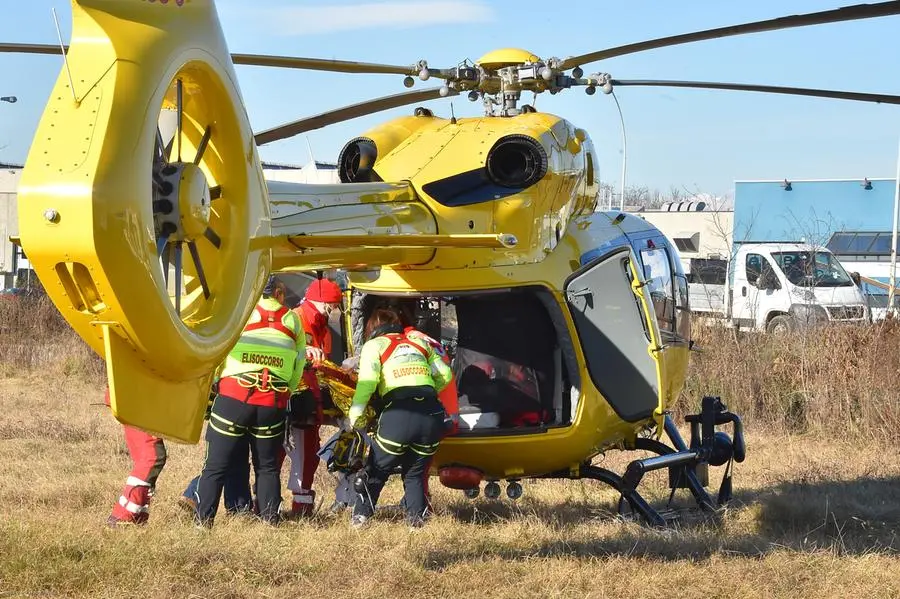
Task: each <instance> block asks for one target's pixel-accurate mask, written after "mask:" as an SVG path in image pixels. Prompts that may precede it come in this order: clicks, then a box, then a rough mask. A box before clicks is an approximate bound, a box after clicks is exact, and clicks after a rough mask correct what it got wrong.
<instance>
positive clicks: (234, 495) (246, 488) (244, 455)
mask: <svg viewBox="0 0 900 599" xmlns="http://www.w3.org/2000/svg"><path fill="white" fill-rule="evenodd" d="M215 389H216V385H213V389H212V391H210V395H209V403H208V405H207V408H206V420H209V414H210V410H211V409H212V404H213V401H214V400H215V397H216V391H215ZM207 426H208V425H207ZM234 451H235V453H234V455H233V456H232V460H231V464H230V466H229V468H228V472H227V473H226V475H225V483H224V485H225V486H224V493H223V494H224V500H225V511H226V512H228V513H229V514H242V513H249V512H251V511H253V497H252V496H251V493H250V442H249V440H247V438H246V437H243V438H242V439H241V441H240V443H238V446H237V447H236V448H235V450H234ZM198 484H200V475H199V474H198V475H197V476H195V477H194V478H192V479H191V481H190V482H189V483H188V486H187V488H185V490H184V492H183V493H182V494H181V497H179V499H178V505H180V506H181V507H182V508H183V509H185V510H188V511H189V512H190V513H192V514H193V513H196V511H197V485H198Z"/></svg>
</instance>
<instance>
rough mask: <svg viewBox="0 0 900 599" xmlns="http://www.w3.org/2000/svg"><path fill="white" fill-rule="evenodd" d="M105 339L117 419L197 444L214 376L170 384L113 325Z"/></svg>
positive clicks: (104, 327) (108, 372)
mask: <svg viewBox="0 0 900 599" xmlns="http://www.w3.org/2000/svg"><path fill="white" fill-rule="evenodd" d="M103 338H104V339H105V349H106V365H107V377H108V381H109V399H110V407H111V408H112V412H113V415H114V416H115V417H116V419H117V420H118V421H119V422H121V423H122V424H129V425H131V426H135V427H137V428H140V429H142V430H145V431H147V432H149V433H152V434H155V435H158V436H160V437H166V438H169V439H172V440H175V441H183V442H185V443H196V442H197V441H198V440H199V439H200V430H201V428H203V419H204V416H205V414H206V404H207V398H208V397H209V388H210V386H211V385H212V373H210V374H209V375H206V376H204V377H202V378H199V379H194V380H188V381H169V380H166V379H163V378H160V377H159V376H158V375H157V374H155V373H153V372H150V371H149V370H147V368H146V367H145V366H144V365H143V364H142V363H141V362H140V361H139V360H138V358H137V354H136V353H135V351H134V350H133V349H132V348H131V346H130V345H129V344H128V343H127V342H126V341H125V340H124V339H122V337H120V336H119V335H118V334H117V333H115V332H114V331H111V330H110V328H109V325H103ZM147 398H153V401H152V402H151V401H147Z"/></svg>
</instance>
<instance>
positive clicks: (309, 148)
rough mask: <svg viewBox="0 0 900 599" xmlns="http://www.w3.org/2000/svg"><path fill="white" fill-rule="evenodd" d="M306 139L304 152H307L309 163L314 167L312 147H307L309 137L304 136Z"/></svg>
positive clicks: (314, 160)
mask: <svg viewBox="0 0 900 599" xmlns="http://www.w3.org/2000/svg"><path fill="white" fill-rule="evenodd" d="M304 137H305V138H306V151H307V152H309V161H310V162H311V163H312V165H313V166H315V165H316V159H315V158H314V157H313V153H312V146H311V145H309V135H306V136H304Z"/></svg>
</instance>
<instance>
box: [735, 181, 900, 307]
mask: <svg viewBox="0 0 900 599" xmlns="http://www.w3.org/2000/svg"><path fill="white" fill-rule="evenodd" d="M896 190H897V181H896V179H866V178H860V179H842V180H805V181H804V180H796V181H795V180H791V179H786V180H782V181H737V182H735V185H734V228H733V234H734V237H733V242H734V243H735V244H739V243H742V242H761V241H768V242H778V241H782V242H803V243H809V244H814V245H819V246H825V247H827V248H828V249H829V250H831V251H832V252H833V253H834V254H835V255H836V256H837V257H838V259H839V260H840V261H841V263H842V264H843V265H844V268H845V269H846V270H847V271H848V272H858V273H859V274H861V275H863V276H866V277H870V278H872V279H875V280H877V281H880V282H883V283H887V282H888V278H889V271H890V256H891V235H892V227H893V217H894V195H895V193H896ZM864 290H865V292H866V293H867V294H869V295H870V299H871V300H872V306H873V307H876V306H884V305H885V300H886V294H887V292H886V291H885V290H884V289H881V288H879V287H875V286H872V285H864Z"/></svg>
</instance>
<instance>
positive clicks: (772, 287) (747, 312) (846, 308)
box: [726, 243, 869, 333]
mask: <svg viewBox="0 0 900 599" xmlns="http://www.w3.org/2000/svg"><path fill="white" fill-rule="evenodd" d="M728 281H729V288H728V301H727V302H726V306H727V310H728V312H727V317H728V320H729V321H730V322H731V324H732V325H733V326H735V327H740V328H743V329H752V330H756V331H766V332H769V333H786V332H790V331H793V330H797V329H798V328H801V327H805V326H811V325H815V324H822V323H828V322H846V323H862V322H866V321H868V318H869V313H868V308H867V305H866V300H865V297H864V296H863V294H862V291H861V290H860V288H859V287H858V286H857V284H856V283H855V282H854V281H853V279H852V278H851V277H850V275H849V274H847V272H846V271H845V270H844V268H843V266H841V263H840V262H839V261H838V259H837V258H836V257H835V256H834V255H833V254H832V253H831V252H830V251H828V250H827V249H826V248H824V247H814V246H810V245H808V244H798V243H748V244H741V245H739V246H738V248H737V251H736V253H735V255H734V258H733V259H732V260H731V261H730V263H729V265H728Z"/></svg>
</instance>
